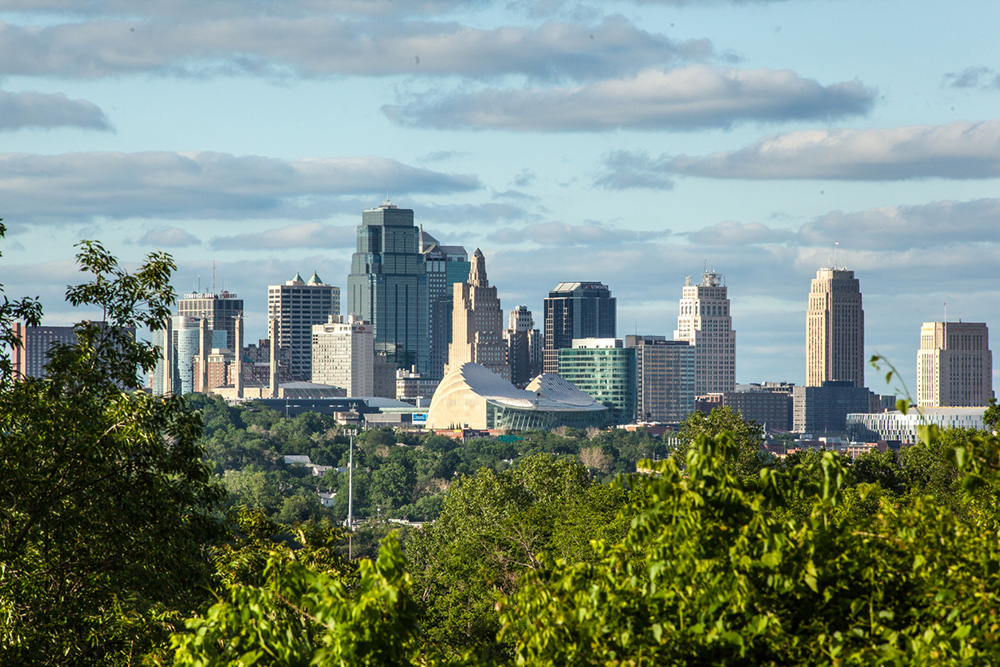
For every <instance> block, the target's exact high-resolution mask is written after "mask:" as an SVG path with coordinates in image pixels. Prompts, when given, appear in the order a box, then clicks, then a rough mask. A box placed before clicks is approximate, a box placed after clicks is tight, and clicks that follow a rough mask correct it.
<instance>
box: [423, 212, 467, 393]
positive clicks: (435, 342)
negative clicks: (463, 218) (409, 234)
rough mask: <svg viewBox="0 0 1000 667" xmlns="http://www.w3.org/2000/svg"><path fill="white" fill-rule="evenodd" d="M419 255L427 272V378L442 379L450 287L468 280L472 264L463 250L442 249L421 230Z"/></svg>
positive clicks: (456, 247)
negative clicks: (421, 256)
mask: <svg viewBox="0 0 1000 667" xmlns="http://www.w3.org/2000/svg"><path fill="white" fill-rule="evenodd" d="M420 254H421V255H423V257H424V269H425V270H426V272H427V328H428V355H429V362H428V367H429V370H428V375H429V377H430V378H437V379H441V378H442V377H443V376H444V365H445V364H446V363H447V362H448V344H449V343H451V311H452V308H453V299H452V296H453V294H452V292H453V289H452V285H454V284H455V283H460V282H463V281H465V279H466V278H468V277H469V269H470V267H471V264H470V263H469V253H467V252H466V251H465V248H464V247H462V246H460V245H441V244H440V243H439V242H438V240H437V239H436V238H434V237H433V236H431V235H430V234H428V233H427V232H425V231H424V230H423V227H421V228H420ZM425 379H428V378H425Z"/></svg>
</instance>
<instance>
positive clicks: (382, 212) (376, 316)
mask: <svg viewBox="0 0 1000 667" xmlns="http://www.w3.org/2000/svg"><path fill="white" fill-rule="evenodd" d="M418 236H419V232H418V230H417V228H416V227H414V226H413V211H412V210H411V209H405V208H398V207H396V206H395V205H393V204H390V203H389V202H386V203H385V204H382V205H381V206H379V207H378V208H373V209H369V210H367V211H364V212H363V213H362V214H361V224H360V225H359V226H358V246H357V252H355V253H354V255H353V256H352V258H351V275H350V276H349V277H348V279H347V289H348V292H347V311H348V314H351V315H355V316H357V317H359V318H360V319H362V320H364V321H365V322H371V324H372V326H373V327H374V328H375V354H376V356H382V357H384V358H385V360H386V361H387V362H388V363H390V364H392V365H394V366H395V367H396V368H412V367H413V366H416V367H417V370H418V371H419V372H421V373H427V372H428V366H429V361H430V355H429V341H428V335H427V334H428V325H427V313H428V309H427V272H426V270H425V268H424V258H423V257H422V256H421V254H420V244H419V239H418ZM395 381H396V379H395V374H394V373H393V376H392V377H391V384H392V392H393V395H395Z"/></svg>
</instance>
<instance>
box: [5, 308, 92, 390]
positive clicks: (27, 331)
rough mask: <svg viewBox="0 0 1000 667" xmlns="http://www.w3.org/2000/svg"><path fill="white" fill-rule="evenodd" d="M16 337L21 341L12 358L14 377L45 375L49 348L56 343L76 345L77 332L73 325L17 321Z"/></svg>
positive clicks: (39, 376)
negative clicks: (63, 325)
mask: <svg viewBox="0 0 1000 667" xmlns="http://www.w3.org/2000/svg"><path fill="white" fill-rule="evenodd" d="M14 337H15V338H16V339H17V340H19V341H20V342H21V345H20V346H19V347H17V348H15V349H14V350H13V355H12V359H11V362H12V364H13V372H14V379H18V378H22V377H32V378H43V377H45V364H46V363H47V362H48V354H49V348H50V347H52V346H53V345H56V344H62V345H76V332H75V331H74V330H73V327H71V326H68V327H46V326H38V327H33V326H28V325H26V324H21V323H20V322H15V323H14Z"/></svg>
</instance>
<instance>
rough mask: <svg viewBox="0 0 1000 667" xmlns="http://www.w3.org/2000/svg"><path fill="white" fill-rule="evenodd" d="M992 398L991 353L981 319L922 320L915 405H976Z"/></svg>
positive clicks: (986, 330)
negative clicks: (978, 320) (963, 320)
mask: <svg viewBox="0 0 1000 667" xmlns="http://www.w3.org/2000/svg"><path fill="white" fill-rule="evenodd" d="M991 398H993V354H992V353H991V352H990V333H989V330H988V329H987V328H986V324H985V323H983V322H961V321H959V322H924V324H923V326H922V327H920V350H919V351H918V352H917V405H919V406H920V407H977V406H981V405H983V406H984V405H988V404H989V401H990V399H991Z"/></svg>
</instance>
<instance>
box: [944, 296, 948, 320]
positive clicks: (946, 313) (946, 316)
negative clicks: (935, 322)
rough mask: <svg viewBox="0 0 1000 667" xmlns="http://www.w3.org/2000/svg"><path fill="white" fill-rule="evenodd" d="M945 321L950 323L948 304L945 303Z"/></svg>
mask: <svg viewBox="0 0 1000 667" xmlns="http://www.w3.org/2000/svg"><path fill="white" fill-rule="evenodd" d="M944 321H945V322H947V321H948V302H947V301H945V302H944Z"/></svg>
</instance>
